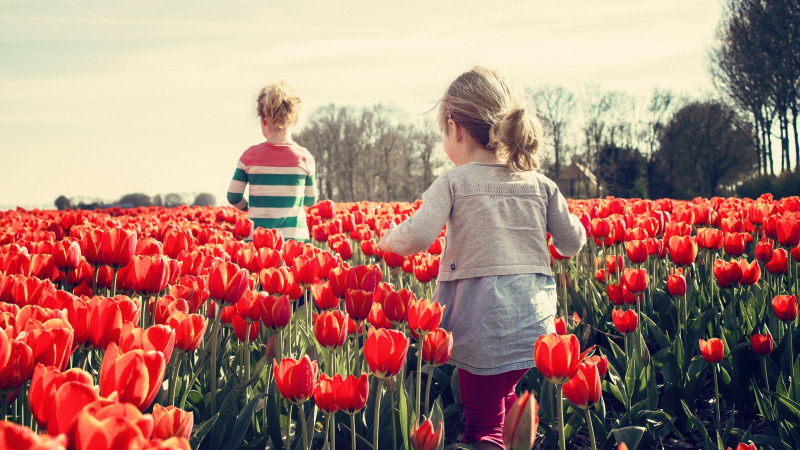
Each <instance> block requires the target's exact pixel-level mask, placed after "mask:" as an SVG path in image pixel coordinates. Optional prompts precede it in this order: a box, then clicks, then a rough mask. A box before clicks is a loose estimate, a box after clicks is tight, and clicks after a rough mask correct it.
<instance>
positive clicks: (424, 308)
mask: <svg viewBox="0 0 800 450" xmlns="http://www.w3.org/2000/svg"><path fill="white" fill-rule="evenodd" d="M443 312H444V307H443V306H442V305H440V304H439V303H438V302H432V301H429V300H428V299H425V298H423V299H420V300H417V301H415V302H413V303H412V302H409V305H408V327H409V328H411V329H412V330H414V331H415V332H416V333H417V334H425V333H429V332H431V331H433V330H435V329H437V328H439V325H440V324H441V323H442V313H443Z"/></svg>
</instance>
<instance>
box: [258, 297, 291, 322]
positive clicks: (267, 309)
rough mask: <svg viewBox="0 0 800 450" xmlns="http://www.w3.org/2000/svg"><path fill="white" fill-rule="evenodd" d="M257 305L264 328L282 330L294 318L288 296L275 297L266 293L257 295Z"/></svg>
mask: <svg viewBox="0 0 800 450" xmlns="http://www.w3.org/2000/svg"><path fill="white" fill-rule="evenodd" d="M256 304H257V305H258V311H259V315H260V318H261V322H263V323H264V326H265V327H267V328H269V329H272V330H282V329H284V328H285V327H286V325H288V324H289V320H291V318H292V303H291V301H290V299H289V296H288V295H281V296H274V295H268V294H267V293H266V292H263V291H262V292H259V293H258V294H257V295H256Z"/></svg>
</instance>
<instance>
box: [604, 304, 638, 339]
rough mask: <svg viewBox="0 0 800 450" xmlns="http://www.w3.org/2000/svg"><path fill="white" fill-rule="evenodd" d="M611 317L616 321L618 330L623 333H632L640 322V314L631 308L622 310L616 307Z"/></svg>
mask: <svg viewBox="0 0 800 450" xmlns="http://www.w3.org/2000/svg"><path fill="white" fill-rule="evenodd" d="M611 319H612V320H613V321H614V326H615V327H617V330H618V331H619V332H620V333H622V334H630V333H633V331H634V330H636V326H637V325H638V324H639V316H637V315H636V311H634V310H632V309H629V310H627V311H622V310H621V309H617V308H614V311H613V312H612V313H611Z"/></svg>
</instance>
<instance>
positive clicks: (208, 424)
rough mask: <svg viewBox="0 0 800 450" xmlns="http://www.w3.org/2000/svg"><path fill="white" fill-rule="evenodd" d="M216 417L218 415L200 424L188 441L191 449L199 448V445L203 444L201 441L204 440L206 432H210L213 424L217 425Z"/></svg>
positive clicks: (217, 415)
mask: <svg viewBox="0 0 800 450" xmlns="http://www.w3.org/2000/svg"><path fill="white" fill-rule="evenodd" d="M218 417H219V414H214V417H212V418H210V419H208V420H206V421H205V422H203V423H201V424H200V426H199V427H198V428H197V431H195V432H194V434H193V435H192V437H191V439H189V445H191V446H192V448H197V447H199V446H200V443H201V442H203V439H205V437H206V435H207V434H208V432H209V431H211V428H213V427H214V424H215V423H217V418H218Z"/></svg>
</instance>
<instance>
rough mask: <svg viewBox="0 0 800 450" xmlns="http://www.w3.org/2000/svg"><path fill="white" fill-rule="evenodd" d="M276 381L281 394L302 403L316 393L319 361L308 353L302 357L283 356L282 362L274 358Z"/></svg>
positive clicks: (291, 400)
mask: <svg viewBox="0 0 800 450" xmlns="http://www.w3.org/2000/svg"><path fill="white" fill-rule="evenodd" d="M272 362H273V368H274V369H273V370H274V372H275V383H276V384H277V385H278V390H279V391H280V393H281V395H283V397H284V398H285V399H287V400H289V401H290V402H292V403H296V404H300V403H303V402H305V401H306V400H308V399H309V398H311V396H312V395H314V385H315V384H316V381H317V362H316V361H313V362H312V361H311V359H310V358H309V357H308V355H305V356H303V357H302V358H300V359H293V358H283V360H281V362H280V364H278V362H277V361H275V360H273V361H272Z"/></svg>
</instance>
